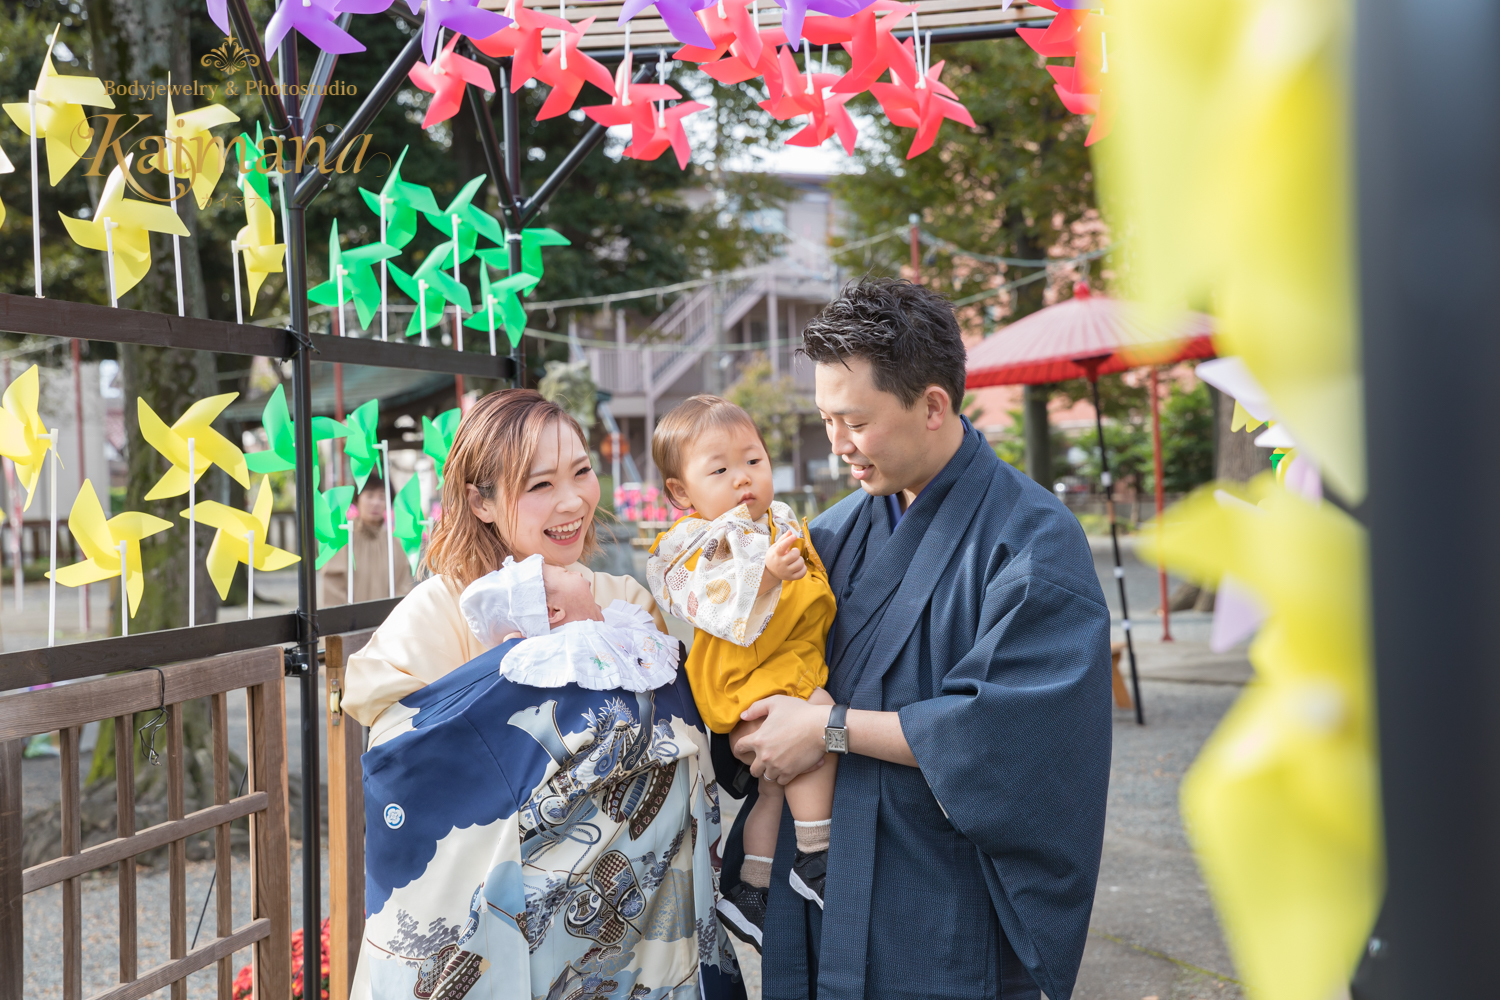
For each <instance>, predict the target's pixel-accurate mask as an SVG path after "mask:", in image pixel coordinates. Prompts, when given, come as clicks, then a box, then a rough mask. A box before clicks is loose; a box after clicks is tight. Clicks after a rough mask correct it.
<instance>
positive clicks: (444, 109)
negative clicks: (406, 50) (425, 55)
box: [407, 35, 495, 128]
mask: <svg viewBox="0 0 1500 1000" xmlns="http://www.w3.org/2000/svg"><path fill="white" fill-rule="evenodd" d="M460 37H462V36H460V35H454V36H453V38H452V39H451V40H450V41H449V42H448V44H447V45H445V46H443V50H442V51H441V52H439V53H438V54H437V58H436V59H434V60H433V61H432V65H431V66H429V65H427V64H426V63H420V62H419V63H417V64H416V65H415V66H413V67H412V68H411V72H410V73H408V74H407V75H408V76H409V77H410V78H411V82H412V83H414V84H416V85H417V86H418V87H420V88H421V89H423V90H425V91H427V92H428V93H429V94H431V95H433V96H432V103H431V104H429V105H427V116H426V117H425V118H423V119H422V127H423V128H431V127H432V126H434V125H436V124H437V123H438V122H445V121H447V120H448V119H449V118H452V117H453V116H454V115H456V114H458V109H459V108H460V107H461V106H462V105H463V100H464V85H465V84H469V83H472V84H473V85H474V86H476V87H482V88H483V89H485V90H488V91H490V92H491V93H494V91H495V79H494V77H492V76H490V71H489V70H488V69H486V68H484V67H483V66H481V65H480V64H479V63H477V62H475V61H474V60H472V59H466V58H464V57H463V56H461V55H457V54H456V53H455V52H454V51H453V47H454V46H455V45H457V44H458V40H459V38H460Z"/></svg>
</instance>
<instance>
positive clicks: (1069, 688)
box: [725, 280, 1111, 1000]
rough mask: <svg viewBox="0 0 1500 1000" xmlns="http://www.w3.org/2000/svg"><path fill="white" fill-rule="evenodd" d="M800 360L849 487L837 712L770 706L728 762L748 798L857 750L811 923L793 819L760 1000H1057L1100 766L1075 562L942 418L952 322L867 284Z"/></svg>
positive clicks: (1096, 813) (1092, 864)
mask: <svg viewBox="0 0 1500 1000" xmlns="http://www.w3.org/2000/svg"><path fill="white" fill-rule="evenodd" d="M804 340H805V346H804V348H803V349H804V351H805V352H806V354H807V355H808V356H809V357H810V358H811V359H812V360H813V361H814V362H816V364H817V369H816V386H817V389H816V392H817V404H818V409H819V410H820V412H821V413H822V416H823V419H824V423H825V425H826V427H827V430H828V436H829V439H830V441H832V443H833V450H834V451H835V452H836V453H837V454H838V455H839V456H840V457H841V458H842V459H843V461H844V462H846V463H847V464H848V465H849V467H850V470H851V472H852V474H853V476H854V478H855V479H856V480H857V481H858V482H859V484H860V486H861V487H862V490H860V491H856V492H855V493H854V494H853V495H851V496H849V497H846V498H845V499H844V500H843V501H841V502H840V503H838V504H837V505H835V506H834V507H833V508H831V509H830V510H828V511H827V512H825V513H824V514H823V515H822V516H821V517H819V518H818V519H817V520H816V521H815V522H813V524H812V539H813V542H814V544H815V546H816V547H817V550H818V553H819V554H820V555H821V557H822V559H823V562H824V564H825V565H826V566H827V567H828V569H829V575H830V582H831V583H832V585H833V589H834V593H835V595H836V596H837V598H838V602H839V603H838V615H837V618H836V619H835V622H834V628H833V632H832V634H831V635H830V636H829V640H828V650H827V658H828V666H829V678H828V691H829V693H830V694H832V695H833V697H834V700H835V701H836V702H838V706H848V708H847V710H842V709H840V707H838V706H835V708H834V709H832V710H831V711H830V709H829V708H828V707H827V706H815V705H810V704H808V703H807V702H805V701H800V700H798V699H795V698H788V697H775V698H769V699H766V700H765V701H762V702H758V703H757V704H756V705H755V706H754V707H753V708H752V709H751V710H750V711H749V712H747V713H746V717H747V718H762V719H763V722H762V725H761V726H760V728H759V730H758V731H757V732H755V733H754V734H753V735H752V736H750V737H749V738H748V740H747V741H746V742H745V744H743V745H744V746H745V747H746V749H749V750H751V751H753V752H754V753H755V755H756V756H755V763H754V765H753V767H752V768H751V771H752V773H753V774H755V775H756V776H759V775H761V774H762V773H764V774H766V775H769V776H770V777H772V778H774V779H777V780H782V781H785V780H789V779H790V778H791V777H792V776H794V775H796V774H799V773H801V772H803V771H805V770H807V769H809V768H811V767H814V766H816V764H817V762H818V761H819V760H821V759H822V756H823V754H824V752H825V748H826V749H832V750H836V749H837V747H838V746H839V744H840V743H841V742H844V741H847V748H848V749H847V755H846V756H845V757H844V758H843V759H842V760H841V761H840V763H839V774H838V785H837V791H836V794H835V802H834V811H833V827H832V843H831V847H830V850H829V853H828V862H827V874H826V886H825V895H824V899H825V900H826V910H820V909H819V908H818V907H817V906H816V905H815V904H813V903H809V902H806V901H804V899H803V898H802V897H800V896H798V895H797V894H795V893H794V892H793V891H792V889H791V888H790V887H789V885H788V883H787V875H788V870H789V868H790V866H791V862H792V857H793V851H794V847H795V841H796V838H795V836H794V835H793V831H792V824H791V818H790V816H789V815H788V816H786V817H785V818H784V822H783V829H782V832H781V836H780V839H779V841H778V846H777V856H776V858H775V862H774V866H773V873H772V878H771V890H770V897H769V902H768V910H767V915H766V926H765V934H764V959H763V975H764V987H763V995H764V997H765V1000H801V998H806V997H817V998H818V1000H862V998H866V997H869V998H882V1000H884V998H911V1000H918V998H921V1000H935V998H945V997H954V998H958V997H965V998H968V997H974V998H980V997H1002V998H1004V1000H1013V998H1016V1000H1023V998H1024V1000H1035V998H1037V997H1038V990H1039V989H1040V990H1041V991H1043V992H1045V993H1046V995H1047V996H1048V997H1049V998H1050V1000H1068V997H1069V996H1070V995H1071V994H1072V992H1073V983H1074V980H1075V978H1076V977H1077V973H1078V965H1079V962H1080V960H1081V958H1082V955H1083V946H1084V940H1085V937H1086V935H1087V932H1088V921H1089V913H1090V911H1091V909H1092V906H1093V899H1094V885H1095V881H1096V879H1097V877H1098V868H1099V854H1100V849H1101V845H1102V842H1103V835H1104V805H1105V793H1106V790H1107V787H1108V783H1109V763H1110V737H1111V732H1110V730H1111V711H1110V703H1109V697H1110V682H1109V612H1108V610H1107V606H1106V605H1105V602H1104V596H1103V593H1102V591H1101V590H1100V588H1099V582H1098V578H1097V576H1096V575H1095V572H1094V563H1093V558H1092V556H1091V555H1090V552H1089V546H1088V541H1087V540H1086V538H1085V537H1084V534H1083V531H1082V529H1081V528H1080V527H1079V525H1078V522H1077V520H1076V519H1075V518H1074V517H1073V516H1072V515H1071V514H1070V513H1069V512H1068V511H1067V509H1066V508H1064V507H1063V506H1062V505H1061V504H1060V503H1059V502H1058V501H1057V500H1056V499H1055V498H1054V497H1053V496H1052V494H1051V492H1050V491H1048V490H1047V489H1045V488H1043V487H1041V486H1039V485H1037V484H1036V483H1033V482H1032V481H1031V480H1029V479H1027V478H1026V477H1025V476H1023V475H1022V474H1020V473H1018V472H1017V471H1016V470H1015V469H1013V468H1011V467H1010V466H1009V465H1007V464H1006V463H1004V462H1001V461H1000V460H999V459H998V458H996V456H995V453H994V451H993V450H992V449H991V448H990V447H989V445H988V444H987V443H986V442H985V440H984V437H983V436H982V435H981V434H979V433H978V432H977V431H976V430H975V429H974V428H973V426H972V425H971V424H970V423H969V422H968V420H967V419H965V418H964V417H962V416H961V415H960V414H959V413H958V404H959V403H960V401H961V400H962V398H963V386H964V366H965V350H964V346H963V342H962V340H961V339H960V336H959V330H958V325H957V323H956V321H955V319H954V316H953V310H952V308H951V306H950V305H949V304H948V302H947V300H946V299H944V298H943V297H941V296H940V295H938V294H937V293H935V292H932V291H930V290H928V289H926V288H923V287H921V286H919V285H913V284H911V283H909V282H905V281H892V280H870V281H865V282H862V283H861V284H859V285H857V286H853V287H851V288H850V289H848V290H846V291H845V293H844V294H843V295H842V296H841V297H840V298H839V299H838V300H837V301H835V302H834V303H833V304H832V305H830V306H829V308H828V309H827V310H826V311H825V312H824V313H823V314H822V315H821V316H820V317H819V318H818V319H817V320H815V321H814V322H813V323H811V324H810V325H809V326H808V327H807V329H806V331H805V333H804ZM841 715H843V716H844V718H843V723H844V726H843V728H842V731H840V730H839V727H838V726H837V723H838V721H839V717H840V716H841ZM830 727H831V728H830ZM747 812H748V809H742V810H741V812H740V815H741V817H743V816H744V815H745V814H746V813H747ZM738 832H739V831H738V829H736V830H735V832H734V833H733V834H731V837H730V841H729V843H728V845H727V850H726V871H725V878H726V880H733V879H734V878H735V877H736V876H735V869H736V868H737V867H738V866H737V862H738V860H739V858H740V857H742V855H743V850H742V848H741V847H740V844H739V842H738Z"/></svg>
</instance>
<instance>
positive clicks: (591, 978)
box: [352, 641, 735, 1000]
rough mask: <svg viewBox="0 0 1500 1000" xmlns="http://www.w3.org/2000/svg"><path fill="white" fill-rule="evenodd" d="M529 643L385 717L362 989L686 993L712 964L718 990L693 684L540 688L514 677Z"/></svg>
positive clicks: (502, 649)
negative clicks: (512, 660) (509, 675)
mask: <svg viewBox="0 0 1500 1000" xmlns="http://www.w3.org/2000/svg"><path fill="white" fill-rule="evenodd" d="M514 645H515V641H512V642H509V643H505V644H503V645H501V646H498V647H496V648H495V649H492V650H490V651H489V652H486V653H484V654H483V655H481V656H479V657H477V658H475V659H474V660H472V661H470V662H469V663H467V664H465V665H464V666H462V667H460V668H458V669H457V670H455V671H453V672H452V673H451V674H448V675H447V676H446V677H444V678H442V679H441V680H439V681H437V682H435V683H433V684H430V685H428V686H427V687H424V688H422V689H421V690H420V691H417V692H415V693H413V694H411V695H409V696H408V697H406V698H404V699H403V700H402V701H401V702H399V703H398V704H396V705H394V706H392V707H391V708H390V709H389V710H388V711H387V713H386V715H385V716H383V717H382V719H381V720H380V732H379V734H378V736H377V740H378V745H376V746H374V747H372V748H371V749H370V750H369V751H368V752H367V753H366V754H365V755H364V772H365V778H364V785H365V814H366V815H365V821H366V848H365V851H366V873H367V888H366V895H365V901H366V906H367V908H368V916H367V918H366V923H365V938H364V941H363V944H362V947H361V949H360V956H359V967H358V970H357V973H356V976H355V983H354V989H353V991H352V993H353V996H354V997H356V998H367V997H373V998H379V1000H387V998H396V997H401V998H407V997H416V998H421V1000H429V998H436V997H441V998H443V1000H463V998H468V1000H583V998H589V1000H594V998H599V1000H603V998H621V1000H687V998H690V997H697V996H698V995H699V988H700V967H701V978H702V980H703V982H704V983H705V985H707V986H708V987H709V989H708V992H709V993H711V994H714V993H720V992H721V989H722V986H723V984H724V983H725V982H728V981H729V978H730V977H731V976H732V975H733V974H734V968H735V966H734V958H733V952H732V949H731V947H730V945H729V942H728V940H727V939H726V938H725V937H723V936H722V935H721V934H720V933H719V929H718V923H717V920H716V918H715V915H714V901H715V880H716V877H717V876H716V872H715V869H714V867H713V859H714V857H715V855H714V854H713V851H712V848H713V845H714V844H715V843H716V842H717V841H718V839H719V805H718V793H717V789H716V788H715V787H714V782H713V766H712V764H711V763H709V753H708V738H707V735H706V734H705V732H704V729H703V725H702V723H701V721H700V719H699V717H698V712H697V709H696V708H695V707H694V704H693V696H692V693H691V691H690V690H689V688H688V685H687V679H686V677H685V675H679V676H678V678H677V680H676V682H675V683H673V684H669V685H666V686H664V687H660V688H657V689H656V690H654V691H644V692H641V693H638V694H637V693H631V692H624V691H586V690H584V689H582V688H580V687H578V686H576V685H568V686H564V687H557V688H535V687H527V686H524V685H521V684H517V683H514V682H512V681H509V680H506V679H504V678H502V677H501V676H499V671H498V666H499V663H500V661H501V660H502V659H503V658H504V656H505V654H506V653H507V652H508V651H509V649H510V648H511V647H513V646H514ZM392 713H395V714H394V716H393V715H392Z"/></svg>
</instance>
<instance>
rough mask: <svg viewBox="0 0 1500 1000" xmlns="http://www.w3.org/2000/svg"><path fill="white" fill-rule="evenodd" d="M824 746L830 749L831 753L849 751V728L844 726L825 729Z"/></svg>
mask: <svg viewBox="0 0 1500 1000" xmlns="http://www.w3.org/2000/svg"><path fill="white" fill-rule="evenodd" d="M823 746H824V747H826V748H827V749H828V752H829V753H848V752H849V730H847V729H843V728H839V729H825V730H823Z"/></svg>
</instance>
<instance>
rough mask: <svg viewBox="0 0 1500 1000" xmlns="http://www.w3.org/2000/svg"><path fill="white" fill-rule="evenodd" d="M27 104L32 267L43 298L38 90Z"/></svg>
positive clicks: (37, 288) (39, 292)
mask: <svg viewBox="0 0 1500 1000" xmlns="http://www.w3.org/2000/svg"><path fill="white" fill-rule="evenodd" d="M26 106H27V109H28V110H29V111H30V113H31V269H32V272H33V273H34V274H35V275H36V297H37V298H42V224H41V219H42V209H41V195H40V194H39V193H38V191H37V179H36V177H37V165H36V91H34V90H33V91H30V92H29V93H28V94H27V96H26Z"/></svg>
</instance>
